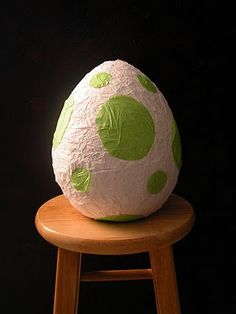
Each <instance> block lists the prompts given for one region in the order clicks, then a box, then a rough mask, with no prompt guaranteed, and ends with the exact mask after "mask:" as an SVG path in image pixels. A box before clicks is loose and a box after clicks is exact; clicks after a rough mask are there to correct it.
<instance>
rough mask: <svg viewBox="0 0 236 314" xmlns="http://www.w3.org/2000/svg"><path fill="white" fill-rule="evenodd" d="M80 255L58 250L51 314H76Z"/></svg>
mask: <svg viewBox="0 0 236 314" xmlns="http://www.w3.org/2000/svg"><path fill="white" fill-rule="evenodd" d="M81 257H82V254H80V253H75V252H71V251H67V250H64V249H60V248H58V251H57V270H56V284H55V294H54V308H53V314H65V313H66V314H76V313H77V307H78V294H79V283H80V268H81Z"/></svg>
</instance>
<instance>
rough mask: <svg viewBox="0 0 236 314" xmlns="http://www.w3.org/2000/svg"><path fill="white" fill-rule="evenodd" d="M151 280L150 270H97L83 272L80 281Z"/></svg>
mask: <svg viewBox="0 0 236 314" xmlns="http://www.w3.org/2000/svg"><path fill="white" fill-rule="evenodd" d="M146 279H152V270H151V269H127V270H126V269H125V270H123V269H122V270H97V271H93V272H85V273H84V274H82V275H81V279H80V281H121V280H146Z"/></svg>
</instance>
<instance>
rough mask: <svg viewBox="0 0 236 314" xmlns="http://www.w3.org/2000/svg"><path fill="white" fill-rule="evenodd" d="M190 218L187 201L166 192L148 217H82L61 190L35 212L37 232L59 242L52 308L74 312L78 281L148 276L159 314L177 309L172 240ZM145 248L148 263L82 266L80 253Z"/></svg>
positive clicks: (188, 224) (63, 313) (65, 313)
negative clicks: (133, 266)
mask: <svg viewBox="0 0 236 314" xmlns="http://www.w3.org/2000/svg"><path fill="white" fill-rule="evenodd" d="M193 222H194V213H193V210H192V207H191V205H190V204H189V203H188V202H187V201H186V200H184V199H183V198H181V197H179V196H176V195H171V196H170V198H169V200H168V201H167V202H166V204H165V205H164V206H163V207H162V208H161V209H160V210H158V211H157V212H156V213H155V214H153V215H151V216H150V217H148V218H145V219H142V220H138V221H135V222H129V223H111V222H101V221H96V220H93V219H91V218H87V217H85V216H83V215H82V214H80V213H79V212H78V211H77V210H75V209H74V208H73V207H72V206H71V205H70V203H69V201H68V200H66V199H65V197H64V196H63V195H60V196H57V197H55V198H52V199H51V200H49V201H48V202H46V203H45V204H43V205H42V206H41V207H40V209H39V210H38V212H37V215H36V219H35V223H36V227H37V229H38V232H39V233H40V234H41V236H42V237H43V238H44V239H46V240H47V241H48V242H50V243H52V244H54V245H55V246H57V247H58V255H57V271H56V285H55V295H54V311H53V313H54V314H76V313H77V307H78V294H79V285H80V282H81V281H107V280H135V279H153V285H154V290H155V296H156V306H157V310H158V314H180V305H179V298H178V289H177V284H176V276H175V267H174V259H173V253H172V244H173V243H175V242H176V241H178V240H180V239H181V238H183V237H184V236H185V235H186V234H187V233H188V232H189V231H190V230H191V227H192V225H193ZM142 252H149V256H150V262H151V269H138V270H137V269H136V270H109V271H108V270H107V271H94V272H87V273H86V272H85V273H83V272H81V258H82V254H83V253H90V254H99V255H123V254H134V253H142Z"/></svg>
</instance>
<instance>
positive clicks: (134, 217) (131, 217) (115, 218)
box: [97, 215, 144, 222]
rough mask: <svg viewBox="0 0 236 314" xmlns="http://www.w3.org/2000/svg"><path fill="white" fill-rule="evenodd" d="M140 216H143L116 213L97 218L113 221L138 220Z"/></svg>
mask: <svg viewBox="0 0 236 314" xmlns="http://www.w3.org/2000/svg"><path fill="white" fill-rule="evenodd" d="M142 218H144V216H142V215H117V216H107V217H103V218H99V219H97V220H102V221H113V222H128V221H133V220H138V219H142Z"/></svg>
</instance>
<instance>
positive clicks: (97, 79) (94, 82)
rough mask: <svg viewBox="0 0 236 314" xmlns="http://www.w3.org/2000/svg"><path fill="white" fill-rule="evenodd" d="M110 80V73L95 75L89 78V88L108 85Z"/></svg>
mask: <svg viewBox="0 0 236 314" xmlns="http://www.w3.org/2000/svg"><path fill="white" fill-rule="evenodd" d="M111 78H112V75H111V74H110V73H106V72H100V73H97V74H95V75H94V76H93V77H92V78H91V80H90V82H89V85H90V86H91V87H95V88H101V87H104V86H106V85H108V84H109V82H110V80H111Z"/></svg>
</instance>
